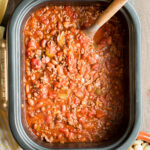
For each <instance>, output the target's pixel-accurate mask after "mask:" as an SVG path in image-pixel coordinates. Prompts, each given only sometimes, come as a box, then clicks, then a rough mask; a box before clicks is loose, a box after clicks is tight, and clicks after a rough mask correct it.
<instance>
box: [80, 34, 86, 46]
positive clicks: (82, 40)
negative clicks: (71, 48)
mask: <svg viewBox="0 0 150 150" xmlns="http://www.w3.org/2000/svg"><path fill="white" fill-rule="evenodd" d="M78 40H79V42H80V43H81V44H82V46H83V47H84V48H85V47H86V46H87V39H86V37H85V36H83V35H81V34H80V35H79V36H78Z"/></svg>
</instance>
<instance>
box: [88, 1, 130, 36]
mask: <svg viewBox="0 0 150 150" xmlns="http://www.w3.org/2000/svg"><path fill="white" fill-rule="evenodd" d="M127 1H128V0H114V1H113V2H112V3H111V4H110V5H109V6H108V7H107V9H106V10H104V11H103V12H102V14H101V15H100V16H99V17H98V19H97V20H96V22H95V23H94V24H93V25H92V26H91V27H90V28H89V29H87V30H86V32H87V34H88V35H90V37H91V38H93V36H94V35H95V33H96V31H97V30H98V29H99V28H100V27H101V26H102V25H104V24H105V23H106V22H107V21H108V20H109V19H110V18H111V17H112V16H114V14H115V13H116V12H118V11H119V10H120V8H121V7H122V6H123V5H124V4H125V3H126V2H127Z"/></svg>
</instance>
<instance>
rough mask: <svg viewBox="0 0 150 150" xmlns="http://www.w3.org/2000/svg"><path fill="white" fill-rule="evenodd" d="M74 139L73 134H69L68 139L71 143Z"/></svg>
mask: <svg viewBox="0 0 150 150" xmlns="http://www.w3.org/2000/svg"><path fill="white" fill-rule="evenodd" d="M73 138H74V134H73V133H72V132H69V135H68V139H69V140H70V141H71V140H72V139H73Z"/></svg>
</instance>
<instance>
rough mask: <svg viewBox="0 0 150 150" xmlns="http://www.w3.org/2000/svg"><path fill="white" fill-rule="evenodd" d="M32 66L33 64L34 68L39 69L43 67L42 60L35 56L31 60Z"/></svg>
mask: <svg viewBox="0 0 150 150" xmlns="http://www.w3.org/2000/svg"><path fill="white" fill-rule="evenodd" d="M31 66H32V68H34V69H37V70H38V69H40V68H41V67H42V62H41V60H39V59H37V58H33V59H32V60H31Z"/></svg>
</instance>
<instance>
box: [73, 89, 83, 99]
mask: <svg viewBox="0 0 150 150" xmlns="http://www.w3.org/2000/svg"><path fill="white" fill-rule="evenodd" d="M75 95H76V96H77V97H78V98H82V97H83V96H84V94H83V92H81V91H79V90H78V91H77V92H75Z"/></svg>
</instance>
